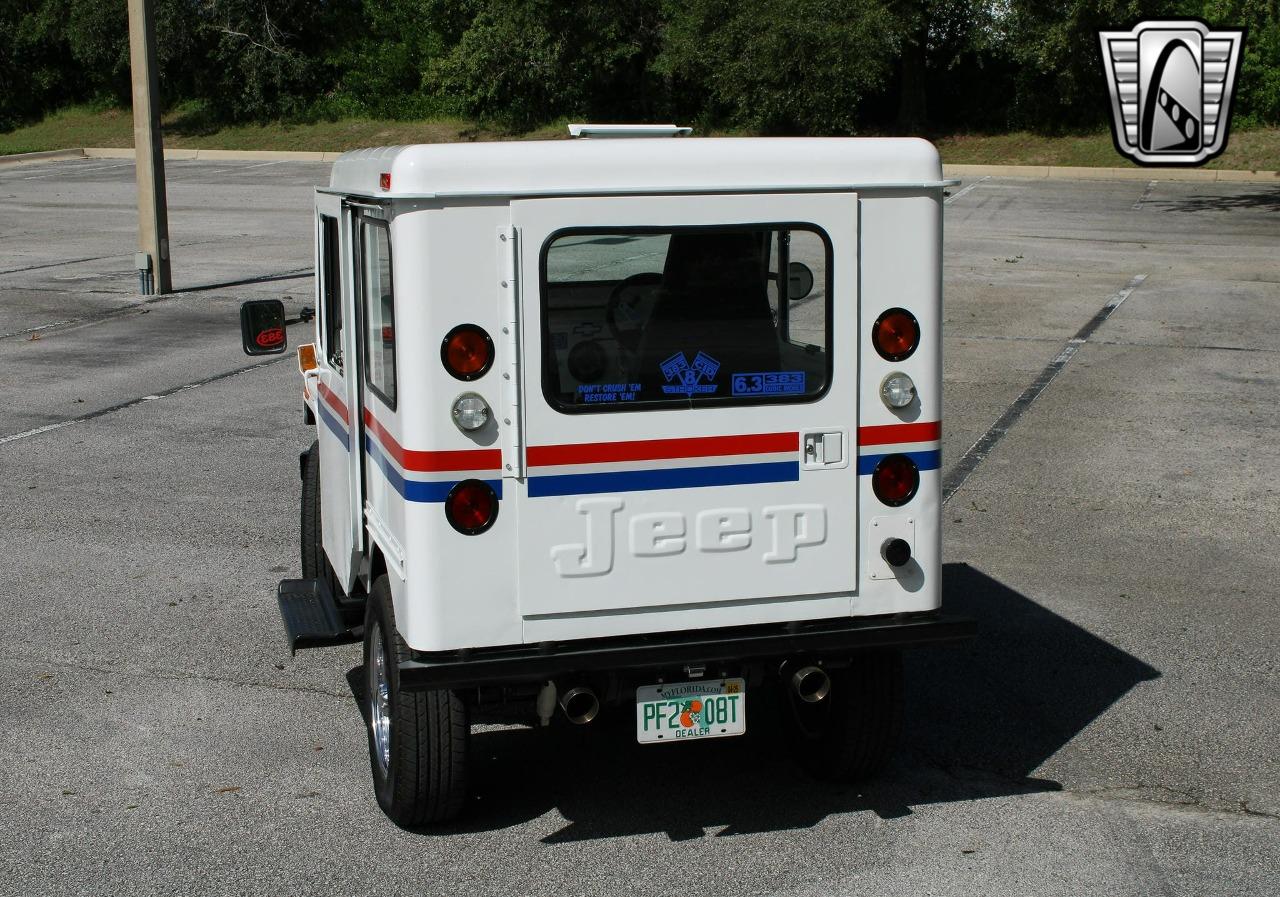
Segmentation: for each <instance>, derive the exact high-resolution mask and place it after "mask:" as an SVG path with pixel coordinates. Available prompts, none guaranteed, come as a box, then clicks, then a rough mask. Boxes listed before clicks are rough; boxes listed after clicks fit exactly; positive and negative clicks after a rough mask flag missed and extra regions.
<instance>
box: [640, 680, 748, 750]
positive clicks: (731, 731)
mask: <svg viewBox="0 0 1280 897" xmlns="http://www.w3.org/2000/svg"><path fill="white" fill-rule="evenodd" d="M746 731H747V683H746V680H744V679H706V680H702V681H699V682H669V683H665V684H663V685H644V686H641V687H640V688H637V689H636V740H637V741H639V742H640V743H642V744H649V743H652V742H656V741H688V740H690V739H694V738H723V737H725V736H727V735H742V734H744V733H745V732H746Z"/></svg>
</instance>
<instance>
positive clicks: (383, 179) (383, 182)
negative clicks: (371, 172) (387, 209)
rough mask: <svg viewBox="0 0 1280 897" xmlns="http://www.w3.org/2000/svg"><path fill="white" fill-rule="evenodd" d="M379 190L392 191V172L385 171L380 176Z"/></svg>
mask: <svg viewBox="0 0 1280 897" xmlns="http://www.w3.org/2000/svg"><path fill="white" fill-rule="evenodd" d="M378 189H380V190H390V189H391V172H389V171H384V172H383V173H382V174H380V175H378Z"/></svg>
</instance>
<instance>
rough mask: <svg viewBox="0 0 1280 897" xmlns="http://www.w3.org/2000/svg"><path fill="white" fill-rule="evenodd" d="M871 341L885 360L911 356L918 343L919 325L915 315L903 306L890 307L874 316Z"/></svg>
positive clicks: (899, 359) (900, 359) (897, 359)
mask: <svg viewBox="0 0 1280 897" xmlns="http://www.w3.org/2000/svg"><path fill="white" fill-rule="evenodd" d="M871 342H872V344H873V345H874V346H875V347H876V351H877V352H879V353H880V357H881V358H884V359H886V360H887V361H902V360H903V359H905V358H909V357H911V353H912V352H914V351H915V350H916V346H917V345H919V343H920V325H919V323H917V322H916V316H915V315H913V314H912V313H911V312H909V311H907V310H906V309H905V308H891V309H889V310H888V311H886V312H884V313H883V314H881V315H880V317H878V318H876V323H875V325H874V326H873V327H872V328H871Z"/></svg>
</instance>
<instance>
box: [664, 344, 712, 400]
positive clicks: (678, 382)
mask: <svg viewBox="0 0 1280 897" xmlns="http://www.w3.org/2000/svg"><path fill="white" fill-rule="evenodd" d="M658 367H659V368H660V369H661V371H662V376H664V377H666V378H667V382H666V383H665V384H663V386H662V391H663V392H665V393H666V394H667V395H677V396H689V397H690V398H692V397H693V396H695V395H708V394H710V393H713V392H715V391H716V390H717V389H719V388H720V387H719V386H718V385H717V384H715V383H710V382H708V383H703V382H702V380H703V378H704V377H705V378H706V379H707V380H708V381H711V380H714V379H715V378H716V372H717V371H719V370H720V362H718V361H716V360H715V359H714V358H712V357H711V356H710V355H708V354H707V353H706V352H699V353H698V354H697V356H695V357H694V359H693V362H692V363H690V361H689V359H688V358H686V357H685V354H684V353H683V352H677V353H676V354H675V355H672V356H671V357H670V358H668V359H667V360H666V361H664V362H662V364H660V365H659V366H658Z"/></svg>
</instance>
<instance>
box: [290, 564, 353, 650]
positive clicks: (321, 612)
mask: <svg viewBox="0 0 1280 897" xmlns="http://www.w3.org/2000/svg"><path fill="white" fill-rule="evenodd" d="M276 600H277V601H279V602H280V617H281V619H283V620H284V631H285V635H286V636H287V637H288V639H289V649H290V651H292V652H293V653H294V654H296V653H298V649H299V648H320V647H324V646H326V645H344V644H348V643H350V642H357V641H359V640H360V638H361V636H362V633H361V632H359V627H353V626H350V625H348V624H347V622H346V621H345V620H344V619H343V613H342V610H341V609H340V608H339V607H338V602H337V601H335V600H334V597H333V593H332V592H331V591H330V589H329V584H328V583H327V582H325V581H324V580H322V579H285V580H281V582H280V588H279V590H278V591H277V592H276Z"/></svg>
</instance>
